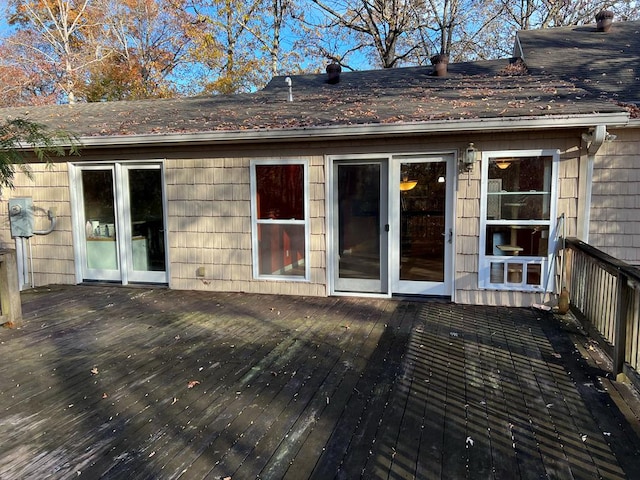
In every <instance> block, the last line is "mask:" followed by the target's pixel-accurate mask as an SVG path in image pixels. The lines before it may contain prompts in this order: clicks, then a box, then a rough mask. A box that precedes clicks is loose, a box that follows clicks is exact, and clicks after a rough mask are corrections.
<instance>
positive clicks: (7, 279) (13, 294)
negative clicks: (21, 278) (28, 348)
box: [0, 250, 22, 328]
mask: <svg viewBox="0 0 640 480" xmlns="http://www.w3.org/2000/svg"><path fill="white" fill-rule="evenodd" d="M0 309H2V316H0V324H3V325H4V326H6V327H10V328H13V327H16V326H18V324H19V323H20V321H22V303H21V299H20V287H19V286H18V267H17V264H16V252H15V251H14V250H0Z"/></svg>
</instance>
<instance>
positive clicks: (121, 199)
mask: <svg viewBox="0 0 640 480" xmlns="http://www.w3.org/2000/svg"><path fill="white" fill-rule="evenodd" d="M77 171H78V172H79V173H78V176H76V177H75V178H77V179H78V181H77V182H76V192H78V196H79V198H81V199H82V206H83V208H82V209H81V210H80V211H79V212H78V214H77V219H76V221H77V223H76V225H77V228H78V233H79V236H77V237H76V238H82V239H84V241H82V242H78V243H79V244H81V245H80V246H79V247H78V258H79V262H78V264H79V265H81V266H82V268H81V272H79V273H80V275H81V276H82V280H97V281H116V282H122V283H123V284H127V283H129V282H149V283H166V282H167V281H168V277H167V271H166V270H167V268H166V248H165V243H166V240H165V238H166V237H165V227H164V200H163V199H164V197H163V180H162V166H161V165H160V164H143V165H124V164H120V163H116V164H114V165H110V166H107V167H104V166H81V167H79V168H78V170H77Z"/></svg>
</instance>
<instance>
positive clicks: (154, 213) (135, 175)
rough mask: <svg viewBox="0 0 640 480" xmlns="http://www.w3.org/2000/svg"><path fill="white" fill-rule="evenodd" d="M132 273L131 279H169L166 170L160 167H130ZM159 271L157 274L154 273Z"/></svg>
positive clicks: (129, 253)
mask: <svg viewBox="0 0 640 480" xmlns="http://www.w3.org/2000/svg"><path fill="white" fill-rule="evenodd" d="M125 171H126V174H127V176H126V183H127V184H128V191H127V193H128V202H127V203H128V212H127V213H128V215H126V217H128V221H129V225H128V227H129V228H128V232H130V235H128V238H127V243H128V248H127V250H126V255H127V256H128V257H129V260H130V261H128V262H127V264H128V267H129V268H128V276H129V279H130V280H131V281H154V279H155V281H161V282H163V281H165V280H163V279H164V277H165V271H166V264H165V258H166V255H165V242H164V233H165V228H164V209H163V197H162V171H161V170H160V168H159V167H155V168H148V167H127V168H125ZM154 272H155V273H154Z"/></svg>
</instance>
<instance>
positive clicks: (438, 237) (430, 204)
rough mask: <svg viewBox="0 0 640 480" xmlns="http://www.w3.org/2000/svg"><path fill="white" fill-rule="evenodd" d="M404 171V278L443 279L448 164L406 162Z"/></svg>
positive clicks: (401, 253)
mask: <svg viewBox="0 0 640 480" xmlns="http://www.w3.org/2000/svg"><path fill="white" fill-rule="evenodd" d="M400 175H401V189H400V194H399V195H400V280H410V281H419V282H443V281H444V251H445V242H446V241H447V236H446V234H445V214H446V209H445V206H446V200H447V196H446V189H447V187H446V181H445V180H446V164H445V163H444V162H437V163H436V162H432V163H402V164H401V165H400ZM439 180H440V181H439ZM413 182H417V183H416V184H415V185H413ZM403 184H406V185H408V186H411V188H410V189H408V190H402V185H403Z"/></svg>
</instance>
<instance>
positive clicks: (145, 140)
mask: <svg viewBox="0 0 640 480" xmlns="http://www.w3.org/2000/svg"><path fill="white" fill-rule="evenodd" d="M628 122H629V114H628V113H627V112H626V111H624V112H622V111H621V112H613V113H601V114H598V113H593V114H588V115H565V116H529V117H508V118H488V119H472V120H468V119H464V120H439V121H430V122H415V123H402V124H396V123H393V124H384V123H375V124H365V125H331V126H320V127H303V128H295V129H255V130H219V131H212V132H200V133H172V134H139V135H113V136H85V137H79V138H78V141H79V143H80V146H81V147H97V148H100V147H102V148H108V147H119V146H142V145H144V146H150V145H157V146H171V145H182V144H187V143H188V144H190V145H194V144H211V143H218V144H234V143H245V144H246V143H258V142H277V141H283V140H288V141H291V140H304V141H312V140H315V141H320V140H326V139H350V138H362V137H367V138H379V137H388V136H402V135H406V136H410V135H429V134H431V135H435V134H443V133H467V132H504V131H519V130H535V129H538V130H541V129H548V128H592V127H593V125H594V124H596V125H600V124H606V125H610V126H624V125H626V124H627V123H628Z"/></svg>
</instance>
